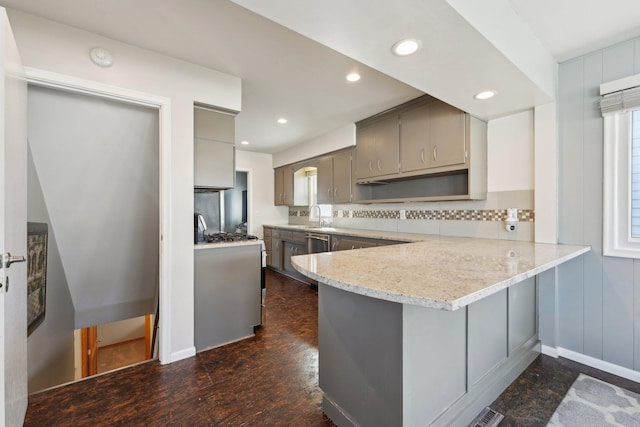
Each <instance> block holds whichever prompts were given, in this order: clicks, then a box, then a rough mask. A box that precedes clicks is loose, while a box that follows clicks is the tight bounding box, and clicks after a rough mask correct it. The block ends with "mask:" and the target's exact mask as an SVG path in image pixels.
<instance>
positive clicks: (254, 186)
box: [236, 150, 289, 238]
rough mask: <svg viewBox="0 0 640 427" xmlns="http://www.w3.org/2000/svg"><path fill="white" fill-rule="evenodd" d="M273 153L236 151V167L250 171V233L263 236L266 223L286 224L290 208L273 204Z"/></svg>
mask: <svg viewBox="0 0 640 427" xmlns="http://www.w3.org/2000/svg"><path fill="white" fill-rule="evenodd" d="M271 164H272V156H271V154H262V153H254V152H252V151H241V150H237V151H236V169H237V170H239V171H249V177H248V183H247V185H248V192H249V198H250V200H249V206H248V216H249V218H248V220H249V227H250V229H249V230H247V232H248V233H249V234H253V235H256V236H258V237H260V238H262V226H263V225H264V224H286V223H287V222H288V220H289V209H288V208H287V207H286V206H274V205H273V191H274V188H273V167H272V166H271Z"/></svg>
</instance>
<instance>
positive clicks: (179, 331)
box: [8, 10, 241, 363]
mask: <svg viewBox="0 0 640 427" xmlns="http://www.w3.org/2000/svg"><path fill="white" fill-rule="evenodd" d="M8 14H9V20H10V22H11V25H12V28H13V30H14V33H15V37H16V41H17V44H18V48H19V49H20V52H21V56H22V60H23V62H24V64H25V65H26V66H29V67H34V68H37V69H42V70H47V71H51V72H55V73H60V74H63V75H68V76H73V77H77V78H82V79H87V80H92V81H96V82H99V83H102V84H107V85H112V86H116V87H121V88H125V89H131V90H135V91H139V92H145V93H149V94H153V95H156V96H161V97H165V98H169V99H170V101H171V107H170V111H169V112H168V113H169V114H170V116H171V143H172V145H171V148H172V151H171V168H170V171H169V173H170V174H171V183H170V189H169V192H170V194H171V200H169V201H168V203H169V206H170V218H169V219H168V220H169V222H170V224H169V229H170V230H171V231H170V235H169V236H165V240H166V241H169V242H171V247H170V248H167V250H168V251H169V252H170V256H171V266H170V270H169V271H170V272H171V277H170V278H169V280H170V287H171V294H170V295H168V296H166V295H165V296H164V297H168V298H169V299H170V304H171V310H170V312H169V313H166V315H165V317H164V318H165V319H171V331H170V338H168V341H170V342H166V341H167V340H165V342H161V343H160V345H161V346H168V348H169V353H170V354H169V356H168V357H165V358H164V360H163V362H164V363H167V362H171V361H174V360H179V359H181V358H185V357H189V356H191V355H193V354H195V347H194V346H193V230H192V227H191V224H192V222H193V217H192V215H193V104H194V102H199V103H204V104H209V105H214V106H219V107H223V108H227V109H231V110H238V111H239V110H240V109H241V80H240V79H239V78H237V77H234V76H230V75H227V74H223V73H220V72H217V71H214V70H209V69H206V68H203V67H200V66H196V65H193V64H189V63H186V62H184V61H179V60H176V59H173V58H169V57H166V56H163V55H159V54H156V53H153V52H150V51H146V50H143V49H140V48H136V47H133V46H130V45H127V44H123V43H120V42H117V41H115V40H111V39H107V38H105V37H101V36H98V35H96V34H92V33H88V32H85V31H81V30H77V29H75V28H72V27H68V26H64V25H60V24H57V23H54V22H51V21H47V20H44V19H41V18H38V17H34V16H32V15H28V14H24V13H22V12H18V11H14V10H9V11H8ZM95 46H102V47H104V48H107V49H109V50H110V51H111V52H112V53H113V56H114V65H113V66H112V67H111V68H100V67H98V66H96V65H94V64H93V63H92V62H91V61H90V60H89V51H90V50H91V48H93V47H95ZM164 297H163V298H164ZM162 321H163V320H162V319H161V320H160V322H161V327H162ZM161 355H162V353H161Z"/></svg>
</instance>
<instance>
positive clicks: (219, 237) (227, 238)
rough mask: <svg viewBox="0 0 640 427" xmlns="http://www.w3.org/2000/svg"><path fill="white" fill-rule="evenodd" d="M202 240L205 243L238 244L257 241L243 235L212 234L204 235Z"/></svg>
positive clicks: (252, 237)
mask: <svg viewBox="0 0 640 427" xmlns="http://www.w3.org/2000/svg"><path fill="white" fill-rule="evenodd" d="M204 240H205V242H207V243H223V242H240V241H245V240H258V237H257V236H253V235H251V234H243V233H226V232H220V233H212V234H205V236H204Z"/></svg>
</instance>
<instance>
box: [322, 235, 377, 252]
mask: <svg viewBox="0 0 640 427" xmlns="http://www.w3.org/2000/svg"><path fill="white" fill-rule="evenodd" d="M375 246H376V243H375V242H374V241H371V240H367V239H358V238H357V237H354V238H349V237H341V236H334V237H332V239H331V251H332V252H335V251H347V250H351V249H364V248H373V247H375Z"/></svg>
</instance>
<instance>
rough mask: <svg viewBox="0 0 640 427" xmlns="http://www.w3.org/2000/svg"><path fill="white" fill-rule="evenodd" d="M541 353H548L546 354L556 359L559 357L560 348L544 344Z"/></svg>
mask: <svg viewBox="0 0 640 427" xmlns="http://www.w3.org/2000/svg"><path fill="white" fill-rule="evenodd" d="M540 351H541V353H542V354H544V355H546V356H550V357H553V358H554V359H557V358H558V356H559V354H558V349H557V348H555V347H549V346H546V345H544V344H543V345H542V347H541V349H540Z"/></svg>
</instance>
